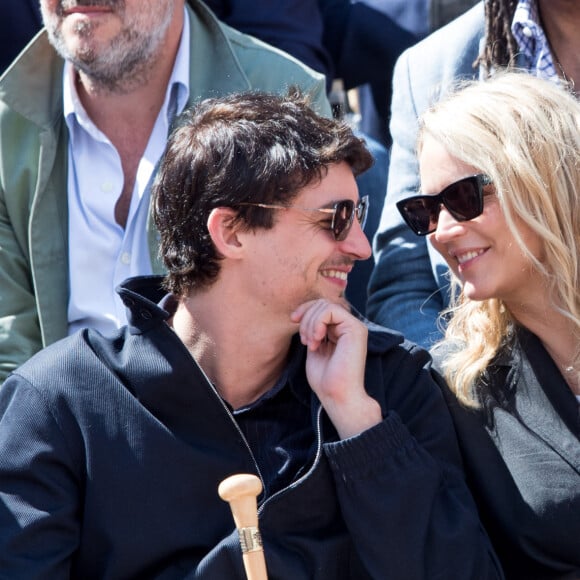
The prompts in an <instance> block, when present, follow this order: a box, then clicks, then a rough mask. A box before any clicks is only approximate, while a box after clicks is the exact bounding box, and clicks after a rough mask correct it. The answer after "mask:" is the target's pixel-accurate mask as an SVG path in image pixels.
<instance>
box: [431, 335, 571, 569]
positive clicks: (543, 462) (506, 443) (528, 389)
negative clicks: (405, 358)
mask: <svg viewBox="0 0 580 580" xmlns="http://www.w3.org/2000/svg"><path fill="white" fill-rule="evenodd" d="M440 356H441V357H443V356H444V354H443V353H441V354H440V355H438V357H437V358H438V359H439V357H440ZM488 377H489V378H488V381H489V383H488V385H487V386H483V385H482V386H480V388H479V392H480V396H481V402H482V408H481V409H480V410H478V411H473V410H468V409H466V408H465V407H462V406H461V405H459V403H458V402H457V400H456V399H455V397H454V395H453V394H452V393H451V392H449V391H447V390H446V391H445V393H446V398H447V400H448V403H449V408H450V410H451V413H452V416H453V420H454V422H455V425H456V428H457V434H458V437H459V445H460V447H461V451H462V454H463V459H464V464H465V470H466V472H467V476H468V483H469V486H470V488H471V490H472V492H473V495H474V497H475V499H476V502H477V504H478V507H479V510H480V513H481V518H482V521H483V522H484V524H485V526H486V529H487V531H488V533H489V536H490V538H491V540H492V543H493V544H494V546H495V548H496V552H497V554H498V556H499V557H500V560H501V562H502V565H503V567H504V571H505V575H506V578H508V579H510V580H521V579H522V578H525V579H526V580H556V579H558V580H564V579H574V580H577V579H578V578H580V415H579V406H578V402H577V401H576V399H575V397H574V395H573V394H572V391H571V390H570V389H569V388H568V385H567V384H566V383H565V381H564V379H563V377H562V375H561V374H560V372H559V371H558V368H557V367H556V365H555V364H554V361H553V360H552V359H551V358H550V356H549V354H548V353H547V352H546V350H545V348H544V347H543V346H542V344H541V342H540V340H539V339H538V338H537V337H536V336H535V335H533V334H531V333H530V332H529V331H527V330H525V329H524V328H518V329H517V339H516V341H515V343H514V346H513V348H510V349H505V350H503V351H502V352H500V353H499V355H498V356H497V357H496V360H495V361H493V364H492V365H491V366H490V368H489V372H488Z"/></svg>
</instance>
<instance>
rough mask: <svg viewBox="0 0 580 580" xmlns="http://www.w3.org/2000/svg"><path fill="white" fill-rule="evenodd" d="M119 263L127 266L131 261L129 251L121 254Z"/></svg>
mask: <svg viewBox="0 0 580 580" xmlns="http://www.w3.org/2000/svg"><path fill="white" fill-rule="evenodd" d="M121 263H122V264H125V266H128V265H129V264H130V263H131V254H129V252H123V253H122V254H121Z"/></svg>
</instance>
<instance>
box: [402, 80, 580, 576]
mask: <svg viewBox="0 0 580 580" xmlns="http://www.w3.org/2000/svg"><path fill="white" fill-rule="evenodd" d="M418 156H419V162H420V176H421V189H422V192H424V195H417V196H413V197H411V198H407V199H405V200H403V201H401V202H399V203H398V209H399V211H400V212H401V214H402V215H403V217H404V219H405V221H406V222H407V224H408V225H409V226H410V227H411V228H412V229H413V231H414V232H415V233H416V234H418V235H426V236H428V239H429V241H430V243H432V244H433V246H434V247H435V248H436V250H437V251H438V252H440V253H441V254H442V256H443V257H444V258H445V260H446V261H447V263H448V264H449V267H450V270H451V272H452V284H453V285H454V287H455V290H456V292H455V293H454V295H455V298H454V301H453V305H452V307H451V308H450V309H449V310H448V311H447V312H446V313H445V322H446V332H445V338H444V340H443V341H442V342H441V343H440V344H439V345H437V346H436V347H435V349H434V354H435V357H436V359H437V361H438V364H439V366H440V368H441V370H442V372H443V374H444V375H445V377H446V379H447V383H448V385H449V390H450V392H449V393H446V394H447V398H448V402H449V406H450V409H451V412H452V415H453V418H454V421H455V424H456V429H457V432H458V436H459V439H460V445H461V448H462V453H463V456H464V461H465V467H466V470H467V474H468V479H469V483H470V485H471V488H472V492H473V494H474V496H475V498H476V501H477V502H478V506H479V510H480V513H481V517H482V520H483V521H484V523H485V525H486V527H487V531H488V533H489V534H490V537H491V539H492V542H493V543H494V547H495V548H496V550H497V553H498V555H499V557H500V559H501V560H502V564H503V566H504V568H505V573H506V577H507V578H509V579H514V580H515V579H517V580H520V579H526V580H532V579H540V578H541V579H544V580H545V579H552V578H558V579H563V578H574V579H578V578H580V439H579V437H580V419H579V417H580V415H579V404H580V381H579V376H580V348H579V345H580V298H579V285H580V284H579V282H580V103H579V102H578V101H577V100H576V99H575V98H574V97H573V96H572V95H571V94H570V93H569V92H568V91H567V90H566V89H565V88H562V87H560V86H558V85H555V84H553V83H550V82H548V81H543V80H539V79H537V78H535V77H533V76H531V75H527V74H518V73H504V74H500V75H498V77H497V78H495V79H494V80H490V81H488V82H485V83H481V82H476V83H471V84H469V85H468V86H463V87H461V89H460V90H458V91H456V92H455V93H454V94H452V95H450V96H448V97H447V98H446V99H445V100H443V101H441V102H439V103H438V104H437V105H435V106H434V107H433V108H431V109H430V110H429V111H427V112H426V113H425V114H424V115H423V117H422V120H421V130H420V135H419V143H418Z"/></svg>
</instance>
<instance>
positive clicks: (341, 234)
mask: <svg viewBox="0 0 580 580" xmlns="http://www.w3.org/2000/svg"><path fill="white" fill-rule="evenodd" d="M238 205H251V206H254V207H263V208H266V209H295V210H298V211H320V212H323V213H328V214H332V219H331V222H330V231H331V232H332V236H333V237H334V239H335V240H336V241H337V242H342V241H343V240H345V239H346V236H348V232H350V228H351V227H352V223H353V221H354V218H355V216H356V219H357V221H358V223H359V224H360V227H361V228H363V229H364V227H365V222H366V220H367V214H368V210H369V196H368V195H365V196H364V197H362V198H361V199H360V200H359V202H358V203H355V202H354V201H353V200H352V199H342V200H341V201H337V202H336V203H335V204H333V206H332V207H300V206H297V205H273V204H270V203H249V202H247V203H240V204H238Z"/></svg>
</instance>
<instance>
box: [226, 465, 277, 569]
mask: <svg viewBox="0 0 580 580" xmlns="http://www.w3.org/2000/svg"><path fill="white" fill-rule="evenodd" d="M261 491H262V482H261V481H260V479H259V478H258V477H256V476H255V475H252V474H249V473H238V474H236V475H232V476H230V477H228V478H226V479H224V480H223V481H222V482H221V483H220V485H219V487H218V493H219V496H220V497H221V498H222V499H223V500H224V501H227V502H228V503H229V504H230V509H231V511H232V516H233V517H234V522H235V524H236V528H237V530H238V534H239V536H240V544H241V547H242V558H243V561H244V568H245V570H246V576H247V577H248V580H267V579H268V575H267V572H266V561H265V559H264V551H263V549H262V540H261V537H260V532H259V529H258V504H257V499H256V498H257V497H258V495H260V493H261Z"/></svg>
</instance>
